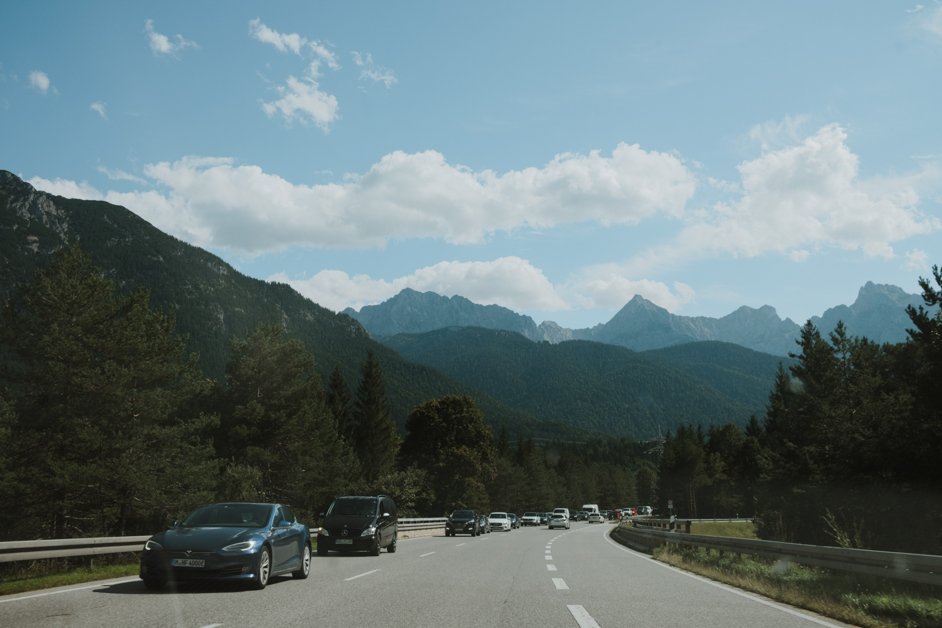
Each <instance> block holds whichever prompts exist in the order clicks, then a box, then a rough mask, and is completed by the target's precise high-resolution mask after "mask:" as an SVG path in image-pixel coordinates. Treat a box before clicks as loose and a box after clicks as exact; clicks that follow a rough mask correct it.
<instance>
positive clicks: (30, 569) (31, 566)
mask: <svg viewBox="0 0 942 628" xmlns="http://www.w3.org/2000/svg"><path fill="white" fill-rule="evenodd" d="M131 561H133V562H131ZM138 571H139V566H138V562H137V559H136V558H129V557H128V556H127V555H123V556H122V557H121V558H117V559H115V560H112V561H108V562H107V564H102V563H92V564H90V565H80V566H76V565H75V564H73V563H70V562H69V561H64V560H56V561H52V560H46V561H33V562H30V563H24V564H23V565H19V566H16V567H12V568H7V569H5V570H4V571H3V572H2V573H0V595H11V594H13V593H25V592H27V591H39V590H42V589H51V588H53V587H62V586H67V585H70V584H81V583H83V582H94V581H96V580H108V579H110V578H121V577H123V576H136V575H137V573H138Z"/></svg>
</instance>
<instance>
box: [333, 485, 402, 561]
mask: <svg viewBox="0 0 942 628" xmlns="http://www.w3.org/2000/svg"><path fill="white" fill-rule="evenodd" d="M398 538H399V509H398V508H397V506H396V502H394V501H393V498H392V497H389V496H387V495H372V496H365V495H345V496H343V497H335V498H334V501H333V502H331V504H330V507H328V508H327V511H326V512H324V513H322V514H321V527H320V528H319V529H318V531H317V555H318V556H326V555H327V552H328V551H330V550H336V551H340V552H369V553H370V554H372V555H373V556H379V553H380V550H382V549H383V548H384V547H385V548H386V551H387V552H389V553H390V554H391V553H393V552H395V551H396V543H397V541H398Z"/></svg>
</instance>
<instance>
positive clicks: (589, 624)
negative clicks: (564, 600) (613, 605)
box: [566, 604, 602, 628]
mask: <svg viewBox="0 0 942 628" xmlns="http://www.w3.org/2000/svg"><path fill="white" fill-rule="evenodd" d="M566 608H568V609H569V612H570V613H572V618H573V619H575V620H576V623H577V624H579V628H602V627H601V626H599V625H598V623H596V621H595V620H594V619H592V615H589V613H588V611H586V610H585V608H583V607H582V606H581V605H579V604H567V605H566Z"/></svg>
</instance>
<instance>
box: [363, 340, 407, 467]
mask: <svg viewBox="0 0 942 628" xmlns="http://www.w3.org/2000/svg"><path fill="white" fill-rule="evenodd" d="M353 416H354V422H355V424H356V432H355V450H356V453H357V456H358V457H359V459H360V467H361V468H362V470H363V476H364V479H365V480H366V481H367V483H368V484H374V483H375V482H376V481H377V480H378V478H379V477H380V476H382V475H383V474H386V473H388V472H390V471H392V470H393V468H394V467H395V464H396V457H397V455H398V453H399V434H398V432H397V431H396V424H395V423H394V422H393V419H392V413H391V411H390V409H389V400H388V399H387V398H386V385H385V383H384V382H383V372H382V370H381V369H380V366H379V361H378V360H377V359H376V356H375V354H374V353H373V352H372V351H370V352H368V354H367V356H366V361H365V362H364V363H363V370H362V376H361V379H360V385H359V387H358V388H357V396H356V405H355V409H354V415H353Z"/></svg>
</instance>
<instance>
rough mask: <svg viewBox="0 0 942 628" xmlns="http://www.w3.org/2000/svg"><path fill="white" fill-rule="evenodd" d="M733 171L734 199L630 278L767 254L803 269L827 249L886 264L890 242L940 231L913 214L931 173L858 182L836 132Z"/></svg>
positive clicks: (635, 268)
mask: <svg viewBox="0 0 942 628" xmlns="http://www.w3.org/2000/svg"><path fill="white" fill-rule="evenodd" d="M738 169H739V173H740V177H741V193H740V195H739V196H738V198H737V199H735V200H732V201H729V202H726V203H720V204H718V205H717V206H716V207H714V208H713V209H712V211H710V212H708V213H707V214H706V216H705V217H702V218H698V220H696V221H691V222H690V223H689V224H687V225H686V226H685V227H684V229H683V230H682V231H681V232H680V233H679V234H678V235H677V236H676V237H675V238H674V239H673V240H672V241H671V242H670V243H669V244H667V245H664V246H660V247H655V248H652V249H650V250H648V251H645V252H644V253H642V254H641V255H639V256H637V257H636V258H635V259H634V260H632V261H631V262H630V263H629V264H628V265H627V266H626V267H627V268H630V269H631V271H632V272H635V273H637V272H644V271H645V270H648V269H651V268H654V267H657V266H660V265H663V264H668V263H683V262H689V261H692V260H697V259H708V258H714V257H728V256H733V257H756V256H760V255H766V254H778V255H784V256H787V257H789V258H791V259H793V260H795V261H803V260H806V259H808V258H809V257H810V256H812V255H813V254H814V253H815V252H818V251H821V250H824V249H833V248H837V249H842V250H849V251H860V252H862V253H863V254H865V255H867V256H869V257H882V258H891V257H893V255H894V250H893V244H894V243H895V242H899V241H903V240H905V239H907V238H909V237H911V236H914V235H918V234H925V233H930V232H933V231H936V230H938V229H939V228H940V227H942V221H940V220H939V219H938V218H935V217H933V216H928V215H924V214H923V213H922V212H921V211H920V209H919V202H920V194H919V188H920V186H925V185H927V184H928V183H929V182H930V181H931V180H935V182H936V183H935V184H937V183H938V176H937V173H936V172H935V171H936V170H937V168H936V166H934V165H933V164H927V165H925V166H924V172H923V173H917V174H915V175H907V176H900V177H885V178H879V179H870V180H863V179H861V178H860V177H859V166H858V159H857V156H856V155H855V154H854V153H853V152H852V151H851V150H850V148H849V147H848V146H847V133H846V132H845V131H844V129H843V128H841V127H840V126H838V125H834V124H832V125H827V126H825V127H822V128H821V129H819V130H818V131H817V132H815V133H814V134H813V135H810V136H808V137H806V138H804V139H803V140H801V141H800V142H799V143H797V144H794V145H791V146H787V147H784V148H781V149H778V150H773V151H767V152H764V153H763V154H762V155H760V156H759V157H757V158H756V159H753V160H751V161H747V162H743V163H742V164H740V165H739V167H738ZM698 216H702V214H698ZM629 274H631V273H629Z"/></svg>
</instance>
